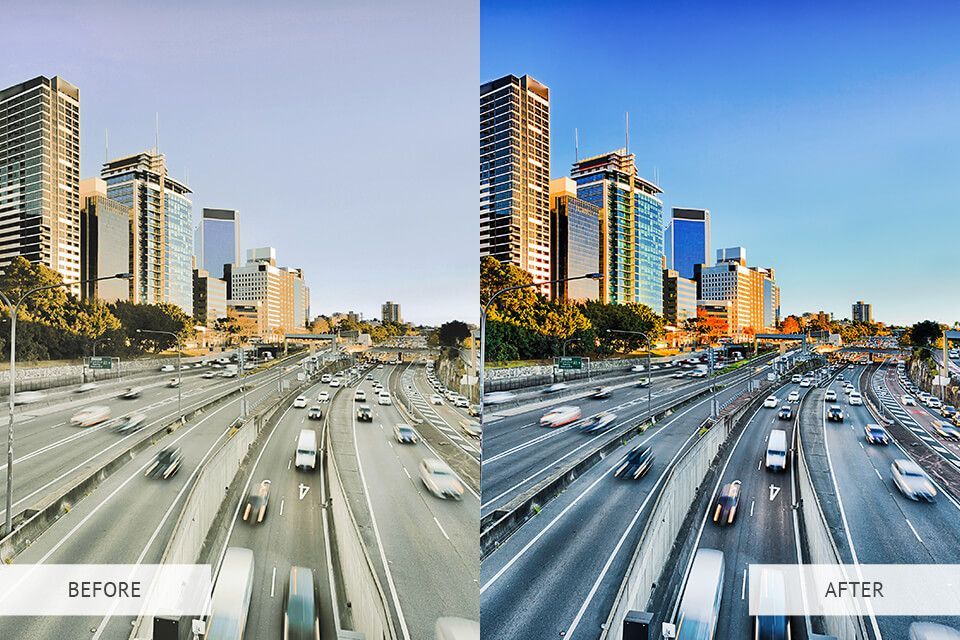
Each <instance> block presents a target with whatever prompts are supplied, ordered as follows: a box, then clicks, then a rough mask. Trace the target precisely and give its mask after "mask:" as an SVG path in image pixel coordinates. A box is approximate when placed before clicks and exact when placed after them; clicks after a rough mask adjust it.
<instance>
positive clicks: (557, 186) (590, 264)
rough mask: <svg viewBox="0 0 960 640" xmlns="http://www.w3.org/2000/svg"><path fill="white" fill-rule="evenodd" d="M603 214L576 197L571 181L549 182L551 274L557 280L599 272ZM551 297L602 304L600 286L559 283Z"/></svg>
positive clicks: (583, 282)
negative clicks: (600, 302) (592, 301)
mask: <svg viewBox="0 0 960 640" xmlns="http://www.w3.org/2000/svg"><path fill="white" fill-rule="evenodd" d="M602 211H603V210H602V209H600V207H598V206H596V205H594V204H592V203H590V202H587V201H586V200H581V199H580V198H578V197H577V183H576V182H574V181H573V180H571V179H570V178H556V179H555V180H551V181H550V260H551V267H550V270H551V272H552V273H553V278H554V279H555V280H560V279H563V278H570V277H575V276H582V275H584V274H587V273H597V272H599V271H600V244H601V242H602V238H603V233H602V225H603V217H602ZM551 295H552V296H553V297H554V298H556V299H558V300H578V301H582V300H599V299H600V282H599V281H597V280H574V281H572V282H557V283H555V284H554V285H552V287H551Z"/></svg>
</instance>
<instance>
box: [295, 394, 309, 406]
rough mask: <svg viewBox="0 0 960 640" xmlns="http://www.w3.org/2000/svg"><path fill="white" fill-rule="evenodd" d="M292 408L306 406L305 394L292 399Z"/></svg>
mask: <svg viewBox="0 0 960 640" xmlns="http://www.w3.org/2000/svg"><path fill="white" fill-rule="evenodd" d="M293 408H294V409H306V408H307V396H297V397H296V399H295V400H294V401H293Z"/></svg>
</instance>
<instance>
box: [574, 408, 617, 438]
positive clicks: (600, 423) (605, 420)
mask: <svg viewBox="0 0 960 640" xmlns="http://www.w3.org/2000/svg"><path fill="white" fill-rule="evenodd" d="M616 419H617V416H616V414H613V413H610V412H609V411H601V412H600V413H598V414H596V415H593V416H590V417H589V418H584V419H583V420H581V421H580V424H579V425H578V428H579V429H580V431H582V432H584V433H596V432H597V431H604V430H605V429H608V428H609V427H610V426H611V425H612V424H613V421H614V420H616Z"/></svg>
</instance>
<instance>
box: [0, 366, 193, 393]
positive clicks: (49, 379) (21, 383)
mask: <svg viewBox="0 0 960 640" xmlns="http://www.w3.org/2000/svg"><path fill="white" fill-rule="evenodd" d="M193 360H196V358H190V359H187V358H185V359H184V362H188V361H193ZM176 362H177V357H176V356H169V357H166V358H146V359H140V360H126V361H124V360H121V361H120V366H119V367H118V368H116V369H111V370H109V371H107V370H98V371H93V370H89V369H86V367H84V365H82V364H79V363H78V364H58V365H54V366H35V365H33V364H32V363H23V364H20V363H18V364H17V392H18V393H19V392H21V391H38V390H41V389H53V388H55V387H63V386H68V385H72V384H80V383H81V382H84V378H83V376H84V373H86V381H90V380H97V381H99V380H116V379H118V378H124V377H127V376H133V375H138V374H144V373H152V372H157V371H159V369H160V367H162V366H163V365H165V364H176ZM9 390H10V370H9V369H4V370H2V371H0V398H6V397H7V393H8V391H9Z"/></svg>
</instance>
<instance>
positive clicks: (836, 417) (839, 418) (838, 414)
mask: <svg viewBox="0 0 960 640" xmlns="http://www.w3.org/2000/svg"><path fill="white" fill-rule="evenodd" d="M827 420H829V421H830V422H843V409H841V408H840V407H838V406H837V405H833V406H832V407H830V408H829V409H827Z"/></svg>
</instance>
